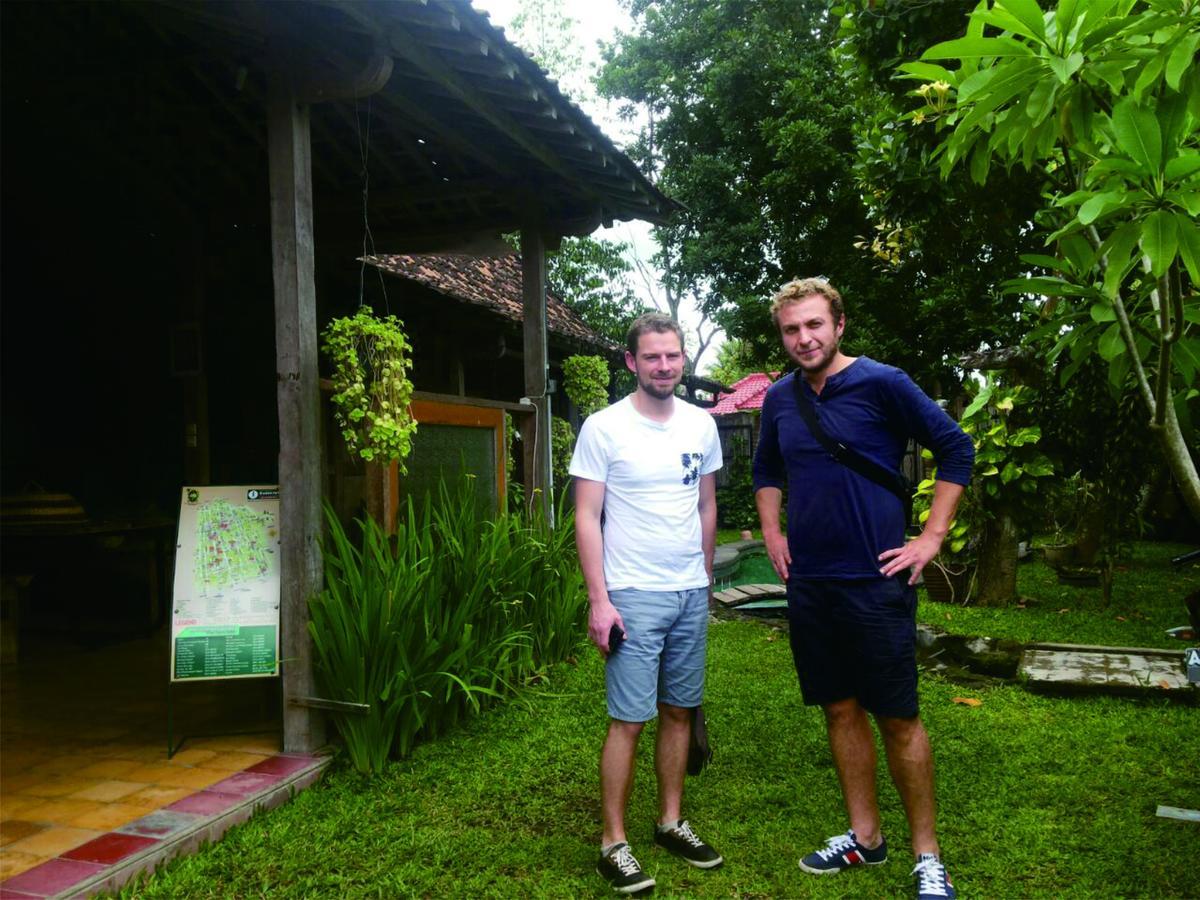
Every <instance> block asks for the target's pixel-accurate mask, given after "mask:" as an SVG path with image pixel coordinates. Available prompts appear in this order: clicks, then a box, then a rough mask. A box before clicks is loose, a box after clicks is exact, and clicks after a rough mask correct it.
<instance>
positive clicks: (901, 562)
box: [879, 532, 942, 585]
mask: <svg viewBox="0 0 1200 900" xmlns="http://www.w3.org/2000/svg"><path fill="white" fill-rule="evenodd" d="M940 549H942V540H941V538H939V537H937V536H935V535H932V534H927V533H925V532H922V533H921V534H920V535H919V536H917V537H915V538H913V539H912V540H911V541H909V542H908V543H907V544H905V545H904V546H903V547H895V548H893V549H891V550H884V551H883V552H882V553H880V554H879V561H880V562H881V563H884V565H883V566H882V567H881V568H880V570H879V571H880V572H882V573H883V574H884V575H887V576H888V577H889V578H890V577H891V576H892V575H899V574H900V573H901V572H903V571H904V570H905V569H910V570H912V574H911V575H910V576H909V579H908V583H909V584H910V585H912V584H916V583H917V579H918V578H919V577H920V576H921V571H922V570H923V569H924V568H925V567H926V566H927V565H929V561H930V560H931V559H933V558H934V557H935V556H937V555H938V551H939V550H940Z"/></svg>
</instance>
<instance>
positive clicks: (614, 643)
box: [608, 622, 625, 653]
mask: <svg viewBox="0 0 1200 900" xmlns="http://www.w3.org/2000/svg"><path fill="white" fill-rule="evenodd" d="M624 640H625V632H624V631H622V630H621V626H620V625H618V624H617V623H616V622H613V626H612V628H610V629H609V630H608V652H609V653H616V652H617V650H618V648H620V646H621V644H622V643H623V642H624Z"/></svg>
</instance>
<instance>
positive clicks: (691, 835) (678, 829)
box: [671, 821, 704, 847]
mask: <svg viewBox="0 0 1200 900" xmlns="http://www.w3.org/2000/svg"><path fill="white" fill-rule="evenodd" d="M671 830H672V831H673V832H674V833H675V834H677V835H679V837H681V838H683V839H684V840H685V841H687V842H688V843H689V844H691V845H692V846H693V847H701V846H703V845H704V841H702V840H700V838H698V837H696V832H694V831H692V826H691V825H690V824H688V822H687V821H683V822H680V823H679V824H678V825H676V826H675V827H674V828H672V829H671Z"/></svg>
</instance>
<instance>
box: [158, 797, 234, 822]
mask: <svg viewBox="0 0 1200 900" xmlns="http://www.w3.org/2000/svg"><path fill="white" fill-rule="evenodd" d="M241 802H242V798H241V797H239V796H237V795H234V794H217V793H214V792H213V791H198V792H197V793H195V794H192V795H191V796H188V797H184V798H183V799H182V800H176V801H175V802H174V803H172V804H170V805H169V806H164V807H163V809H169V810H171V811H172V812H186V813H195V814H196V815H199V816H215V815H216V814H217V813H223V812H225V810H227V809H229V808H230V807H232V806H236V805H237V804H239V803H241Z"/></svg>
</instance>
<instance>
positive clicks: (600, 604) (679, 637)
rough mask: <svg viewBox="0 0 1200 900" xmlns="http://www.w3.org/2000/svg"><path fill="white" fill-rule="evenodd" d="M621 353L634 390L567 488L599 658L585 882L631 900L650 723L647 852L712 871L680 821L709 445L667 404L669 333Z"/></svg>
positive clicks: (701, 607) (653, 316)
mask: <svg viewBox="0 0 1200 900" xmlns="http://www.w3.org/2000/svg"><path fill="white" fill-rule="evenodd" d="M626 346H627V349H626V352H625V364H626V365H627V366H628V367H629V370H630V371H631V372H633V373H634V374H635V375H636V376H637V388H636V390H635V391H634V392H633V393H632V394H630V395H629V396H628V397H626V398H625V399H623V400H620V401H618V402H616V403H614V404H613V405H612V406H610V407H608V408H607V409H604V410H601V411H600V412H598V413H595V414H593V415H592V416H590V417H589V418H588V419H587V421H585V422H584V423H583V428H582V429H581V430H580V432H579V440H578V442H577V443H576V445H575V455H574V457H573V458H572V460H571V475H573V476H574V477H575V539H576V543H577V544H578V547H579V565H580V568H581V569H582V570H583V575H584V579H585V580H586V582H587V590H588V601H589V603H590V604H591V614H590V616H589V621H588V632H589V635H590V637H591V639H592V642H593V643H595V645H596V646H597V647H599V648H600V652H601V653H603V654H604V655H605V656H606V658H607V662H606V664H605V683H606V686H607V695H608V715H609V725H608V736H607V738H606V739H605V741H604V749H603V750H602V751H601V754H600V791H601V799H602V814H603V817H604V834H603V837H602V839H601V843H600V861H599V863H598V865H597V870H598V871H599V872H600V874H601V875H603V876H604V877H605V878H606V879H607V880H608V882H609V883H610V884H611V885H612V887H613V889H614V890H615V891H617V893H621V894H632V893H634V892H637V891H642V890H645V889H647V888H650V887H652V886H653V885H654V879H653V878H651V877H649V876H648V875H646V874H645V873H644V872H643V871H642V869H641V866H640V865H638V862H637V860H636V859H635V858H634V856H633V852H632V851H631V850H630V847H629V843H628V842H627V841H626V839H625V806H626V804H627V802H628V800H629V792H630V789H631V787H632V786H633V768H634V754H635V751H636V749H637V743H638V738H639V737H640V736H641V733H642V729H643V727H644V726H645V724H646V722H648V721H650V720H651V719H653V718H654V717H655V716H656V715H657V716H658V720H659V721H658V735H657V739H656V740H657V743H656V749H655V772H656V774H657V776H658V796H659V817H658V826H657V827H656V828H655V831H654V843H655V844H657V845H659V846H660V847H663V848H665V849H666V850H668V851H669V852H671V853H673V854H675V855H676V856H678V857H680V858H682V859H684V860H685V861H687V862H688V863H690V864H691V865H693V866H696V867H698V868H701V869H712V868H716V867H717V866H719V865H720V864H721V863H722V862H723V860H722V859H721V856H720V854H718V853H717V852H716V851H715V850H713V848H712V847H710V846H709V845H708V844H706V843H704V842H703V841H701V840H700V839H699V838H698V837H696V833H695V832H694V831H693V830H692V828H691V826H690V825H689V824H688V823H687V822H686V821H685V820H684V819H683V818H682V817H681V815H680V806H681V803H682V800H683V779H684V775H685V774H686V768H687V754H688V738H689V736H690V734H691V721H692V711H693V710H694V709H695V708H696V707H698V706H699V705H700V703H701V701H702V700H703V696H704V653H705V646H706V638H707V631H708V598H709V593H710V585H711V583H712V561H713V550H714V548H715V545H716V531H717V503H716V474H715V473H716V471H717V470H718V469H719V468H721V443H720V440H719V438H718V436H717V427H716V424H715V423H714V422H713V418H712V416H711V415H709V414H708V413H707V412H705V411H704V410H702V409H699V408H697V407H695V406H692V405H691V404H689V403H687V402H685V401H683V400H680V399H677V398H676V396H675V388H676V386H677V385H678V384H679V381H680V379H681V378H682V377H683V363H684V356H683V331H682V330H681V329H680V327H679V323H678V322H675V321H674V320H673V319H671V318H669V317H668V316H664V315H660V314H658V313H649V314H647V315H644V316H642V317H640V318H639V319H637V321H635V322H634V323H633V326H632V327H631V328H630V329H629V336H628V338H627V340H626Z"/></svg>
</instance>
